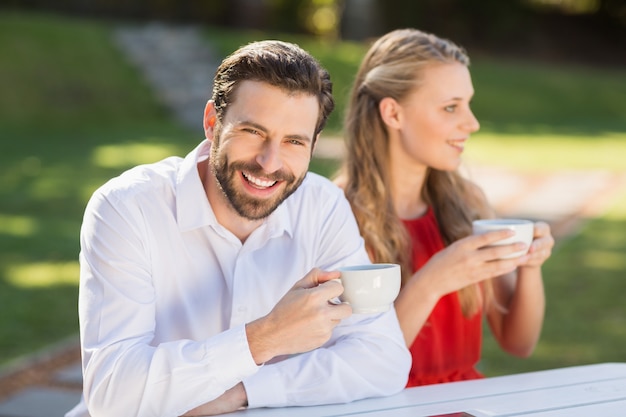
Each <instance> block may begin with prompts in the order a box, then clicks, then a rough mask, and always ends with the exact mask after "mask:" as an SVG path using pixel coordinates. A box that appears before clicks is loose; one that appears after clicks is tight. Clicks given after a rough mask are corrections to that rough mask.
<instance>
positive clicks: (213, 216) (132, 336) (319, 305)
mask: <svg viewBox="0 0 626 417" xmlns="http://www.w3.org/2000/svg"><path fill="white" fill-rule="evenodd" d="M333 106H334V102H333V98H332V93H331V83H330V78H329V76H328V73H327V72H326V71H325V70H324V69H323V68H321V67H320V66H319V63H318V62H317V61H316V60H315V59H313V58H312V57H311V56H310V55H309V54H307V53H306V52H305V51H303V50H302V49H300V48H299V47H297V46H296V45H292V44H288V43H284V42H279V41H263V42H256V43H252V44H250V45H247V46H244V47H242V48H240V49H239V50H237V51H235V52H234V53H233V54H232V55H231V56H229V57H228V58H226V59H225V60H224V62H223V63H222V64H221V66H220V67H219V68H218V70H217V72H216V76H215V81H214V89H213V97H212V100H211V101H209V102H208V104H207V106H206V109H205V114H204V129H205V133H206V137H207V140H205V141H203V142H202V143H201V144H200V145H199V146H198V147H197V148H196V149H195V150H193V151H192V152H191V153H190V154H189V155H187V157H186V158H184V159H181V158H175V157H173V158H168V159H165V160H164V161H161V162H158V163H155V164H152V165H146V166H139V167H136V168H134V169H131V170H129V171H128V172H126V173H124V174H122V175H121V176H120V177H118V178H115V179H113V180H111V181H109V182H108V183H107V184H105V185H104V186H103V187H101V188H100V189H99V190H98V191H96V192H95V193H94V195H93V196H92V198H91V200H90V202H89V204H88V206H87V209H86V212H85V218H84V221H83V226H82V229H81V254H80V262H81V282H80V296H79V317H80V329H81V344H82V352H83V374H84V395H83V397H84V401H83V402H82V403H81V404H79V405H78V406H77V407H76V408H75V409H74V410H72V412H70V414H68V415H72V416H75V415H92V416H178V415H182V414H186V415H211V414H219V413H224V412H229V411H234V410H237V409H239V408H241V407H245V406H248V407H279V406H288V405H314V404H322V403H337V402H348V401H352V400H356V399H360V398H365V397H371V396H382V395H389V394H393V393H395V392H397V391H400V390H401V389H402V388H403V387H404V384H405V383H406V379H407V375H408V369H409V366H410V357H409V355H408V351H407V349H406V347H405V345H404V340H403V338H402V334H401V332H400V329H399V325H398V323H397V318H396V316H395V312H394V311H393V310H391V311H390V312H388V313H385V314H381V315H378V316H362V315H354V316H352V314H351V313H352V311H351V308H350V307H349V306H348V305H345V304H340V305H334V304H332V303H329V300H332V299H333V298H335V297H337V296H338V295H339V294H340V293H341V292H342V290H343V288H342V286H341V284H340V283H338V282H337V281H333V279H335V278H338V277H339V273H338V272H337V271H336V268H337V267H339V266H342V265H347V264H358V263H368V262H369V260H368V257H367V254H366V252H365V250H364V246H363V241H362V239H361V238H360V236H359V232H358V228H357V225H356V222H355V220H354V217H353V215H352V212H351V210H350V206H349V204H348V203H347V201H346V200H345V199H344V197H343V193H342V191H341V190H340V189H339V188H337V187H335V186H334V185H332V184H331V183H330V182H329V181H328V180H327V179H325V178H322V177H321V176H318V175H315V174H312V173H308V174H307V170H308V166H309V162H310V160H311V156H312V153H313V149H314V145H315V141H316V140H317V138H318V136H319V133H320V131H321V130H322V128H323V127H324V125H325V123H326V120H327V118H328V115H329V114H330V112H331V111H332V109H333ZM87 408H88V409H89V411H87Z"/></svg>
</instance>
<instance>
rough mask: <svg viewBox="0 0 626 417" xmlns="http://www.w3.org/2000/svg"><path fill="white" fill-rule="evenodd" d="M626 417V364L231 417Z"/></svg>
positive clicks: (432, 387) (453, 384) (245, 412)
mask: <svg viewBox="0 0 626 417" xmlns="http://www.w3.org/2000/svg"><path fill="white" fill-rule="evenodd" d="M462 411H464V412H467V413H469V414H470V415H472V416H476V417H488V416H489V417H495V416H497V417H505V416H516V417H517V416H531V417H595V416H599V417H608V416H626V363H602V364H596V365H585V366H575V367H570V368H561V369H552V370H547V371H538V372H529V373H523V374H515V375H507V376H501V377H494V378H486V379H480V380H474V381H463V382H451V383H447V384H438V385H429V386H424V387H416V388H408V389H405V390H404V391H402V392H401V393H399V394H397V395H393V396H390V397H385V398H371V399H366V400H361V401H355V402H353V403H349V404H336V405H324V406H316V407H285V408H259V409H248V410H242V411H238V412H236V413H233V414H229V416H233V417H244V416H245V417H269V416H271V417H293V416H297V417H329V416H350V417H354V416H364V417H426V416H436V415H441V414H448V413H450V414H451V416H450V417H452V416H454V417H456V416H455V414H453V413H459V412H462Z"/></svg>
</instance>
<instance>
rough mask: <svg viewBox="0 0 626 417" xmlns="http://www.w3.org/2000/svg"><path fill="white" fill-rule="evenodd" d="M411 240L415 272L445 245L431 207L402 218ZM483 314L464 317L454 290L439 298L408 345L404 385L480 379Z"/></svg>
mask: <svg viewBox="0 0 626 417" xmlns="http://www.w3.org/2000/svg"><path fill="white" fill-rule="evenodd" d="M403 222H404V225H405V226H406V228H407V230H408V231H409V234H410V236H411V239H412V242H413V269H414V270H415V271H417V270H418V269H419V268H421V267H422V266H423V265H424V264H425V263H426V261H428V259H430V257H431V256H433V255H434V254H435V253H437V252H439V251H440V250H442V249H443V248H444V244H443V241H442V239H441V235H440V233H439V227H438V225H437V219H436V218H435V214H434V212H433V210H432V209H431V208H429V209H428V211H427V212H426V214H425V215H424V216H422V217H420V218H417V219H414V220H404V221H403ZM481 343H482V313H481V312H480V311H479V312H478V313H476V314H475V315H473V316H472V317H470V318H466V317H465V316H463V313H462V311H461V304H460V302H459V298H458V295H457V293H451V294H448V295H446V296H444V297H442V298H441V299H440V300H439V302H437V305H436V306H435V308H434V309H433V311H432V312H431V313H430V316H429V317H428V320H427V321H426V323H425V324H424V327H422V330H421V331H420V333H419V334H418V335H417V337H416V338H415V340H414V341H413V344H412V345H411V348H410V350H411V356H412V357H413V364H412V366H411V372H410V373H409V381H408V383H407V387H414V386H417V385H429V384H437V383H440V382H451V381H460V380H466V379H477V378H482V377H483V375H481V374H480V373H479V372H478V371H477V370H476V369H475V367H474V366H475V365H476V363H478V360H479V359H480V350H481Z"/></svg>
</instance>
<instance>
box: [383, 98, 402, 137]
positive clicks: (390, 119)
mask: <svg viewBox="0 0 626 417" xmlns="http://www.w3.org/2000/svg"><path fill="white" fill-rule="evenodd" d="M378 111H379V112H380V117H381V119H383V122H385V124H386V125H387V126H389V127H390V128H392V129H399V128H400V118H401V111H402V108H401V107H400V104H399V103H398V102H397V101H396V100H395V99H393V98H391V97H385V98H384V99H382V100H381V101H380V103H379V104H378Z"/></svg>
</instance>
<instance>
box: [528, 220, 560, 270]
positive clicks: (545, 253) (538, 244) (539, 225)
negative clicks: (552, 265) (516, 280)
mask: <svg viewBox="0 0 626 417" xmlns="http://www.w3.org/2000/svg"><path fill="white" fill-rule="evenodd" d="M553 247H554V238H553V237H552V234H551V233H550V226H549V225H548V224H547V223H545V222H536V223H535V229H534V233H533V242H532V244H531V245H530V249H529V250H528V260H527V261H526V262H525V263H524V264H522V265H520V266H523V267H540V266H541V265H543V263H544V262H545V261H546V259H548V258H549V257H550V255H551V254H552V248H553Z"/></svg>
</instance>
